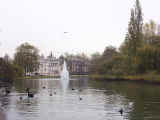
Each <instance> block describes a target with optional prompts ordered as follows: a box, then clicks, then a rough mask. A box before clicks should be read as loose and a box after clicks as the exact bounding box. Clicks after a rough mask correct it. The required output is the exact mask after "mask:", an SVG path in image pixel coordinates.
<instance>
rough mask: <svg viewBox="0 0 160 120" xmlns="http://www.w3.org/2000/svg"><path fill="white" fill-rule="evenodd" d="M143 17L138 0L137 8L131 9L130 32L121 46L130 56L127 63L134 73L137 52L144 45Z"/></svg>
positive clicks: (124, 52)
mask: <svg viewBox="0 0 160 120" xmlns="http://www.w3.org/2000/svg"><path fill="white" fill-rule="evenodd" d="M142 28H143V17H142V10H141V5H140V2H139V0H136V4H135V8H133V9H131V17H130V22H129V25H128V32H127V34H126V37H125V41H124V43H123V46H121V49H120V50H122V51H121V52H122V53H123V54H124V55H125V56H127V57H128V59H126V60H127V61H126V63H128V67H129V69H130V70H131V69H132V70H133V71H134V72H133V73H136V72H137V68H138V67H137V52H138V49H139V48H140V47H141V46H142V45H143V32H142Z"/></svg>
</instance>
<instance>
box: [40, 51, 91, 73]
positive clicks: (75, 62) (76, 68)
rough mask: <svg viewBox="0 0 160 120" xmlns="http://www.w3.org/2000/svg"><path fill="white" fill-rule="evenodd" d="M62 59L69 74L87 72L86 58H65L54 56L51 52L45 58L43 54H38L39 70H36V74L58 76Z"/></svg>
mask: <svg viewBox="0 0 160 120" xmlns="http://www.w3.org/2000/svg"><path fill="white" fill-rule="evenodd" d="M64 60H66V63H67V69H68V71H69V73H70V75H87V74H88V61H87V60H86V59H83V58H78V57H72V58H67V59H65V58H64V57H62V56H61V57H59V58H56V57H54V56H53V55H52V53H51V54H50V55H49V56H48V57H46V58H45V57H44V56H43V55H41V56H40V58H39V70H38V71H37V74H39V75H43V76H60V73H61V71H62V69H63V68H62V67H63V62H64Z"/></svg>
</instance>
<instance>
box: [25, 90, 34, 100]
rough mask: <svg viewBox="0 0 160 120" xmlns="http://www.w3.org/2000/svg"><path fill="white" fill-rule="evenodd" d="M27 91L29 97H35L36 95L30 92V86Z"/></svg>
mask: <svg viewBox="0 0 160 120" xmlns="http://www.w3.org/2000/svg"><path fill="white" fill-rule="evenodd" d="M26 92H27V95H28V97H29V98H33V97H34V94H33V93H31V92H30V89H29V88H27V89H26Z"/></svg>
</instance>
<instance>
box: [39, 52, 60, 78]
mask: <svg viewBox="0 0 160 120" xmlns="http://www.w3.org/2000/svg"><path fill="white" fill-rule="evenodd" d="M37 73H38V74H39V75H44V76H58V75H59V74H60V65H59V59H57V58H56V57H54V56H53V55H52V53H51V54H50V55H49V56H48V57H46V58H45V57H44V56H43V55H41V56H40V58H39V70H38V72H37Z"/></svg>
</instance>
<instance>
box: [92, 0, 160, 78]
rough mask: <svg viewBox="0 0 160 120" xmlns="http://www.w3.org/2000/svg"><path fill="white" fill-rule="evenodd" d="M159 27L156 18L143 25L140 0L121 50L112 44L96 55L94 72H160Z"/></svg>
mask: <svg viewBox="0 0 160 120" xmlns="http://www.w3.org/2000/svg"><path fill="white" fill-rule="evenodd" d="M156 28H157V25H156V23H155V22H154V21H153V20H151V21H149V23H145V24H144V25H143V18H142V10H141V5H140V3H139V0H136V4H135V8H134V9H131V17H130V22H129V24H128V31H127V34H126V36H125V40H124V42H123V43H122V45H121V46H120V48H119V51H117V50H116V48H114V47H113V46H108V47H106V49H105V50H104V52H103V54H102V55H100V54H98V55H96V54H95V55H93V56H92V58H91V64H90V65H91V66H90V71H91V73H92V74H100V75H107V76H117V75H118V76H121V75H124V76H130V75H131V76H136V75H140V74H145V73H146V74H148V73H149V72H150V73H151V72H152V71H155V72H156V73H160V35H158V34H157V33H156V31H158V30H156ZM158 33H160V31H158Z"/></svg>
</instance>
